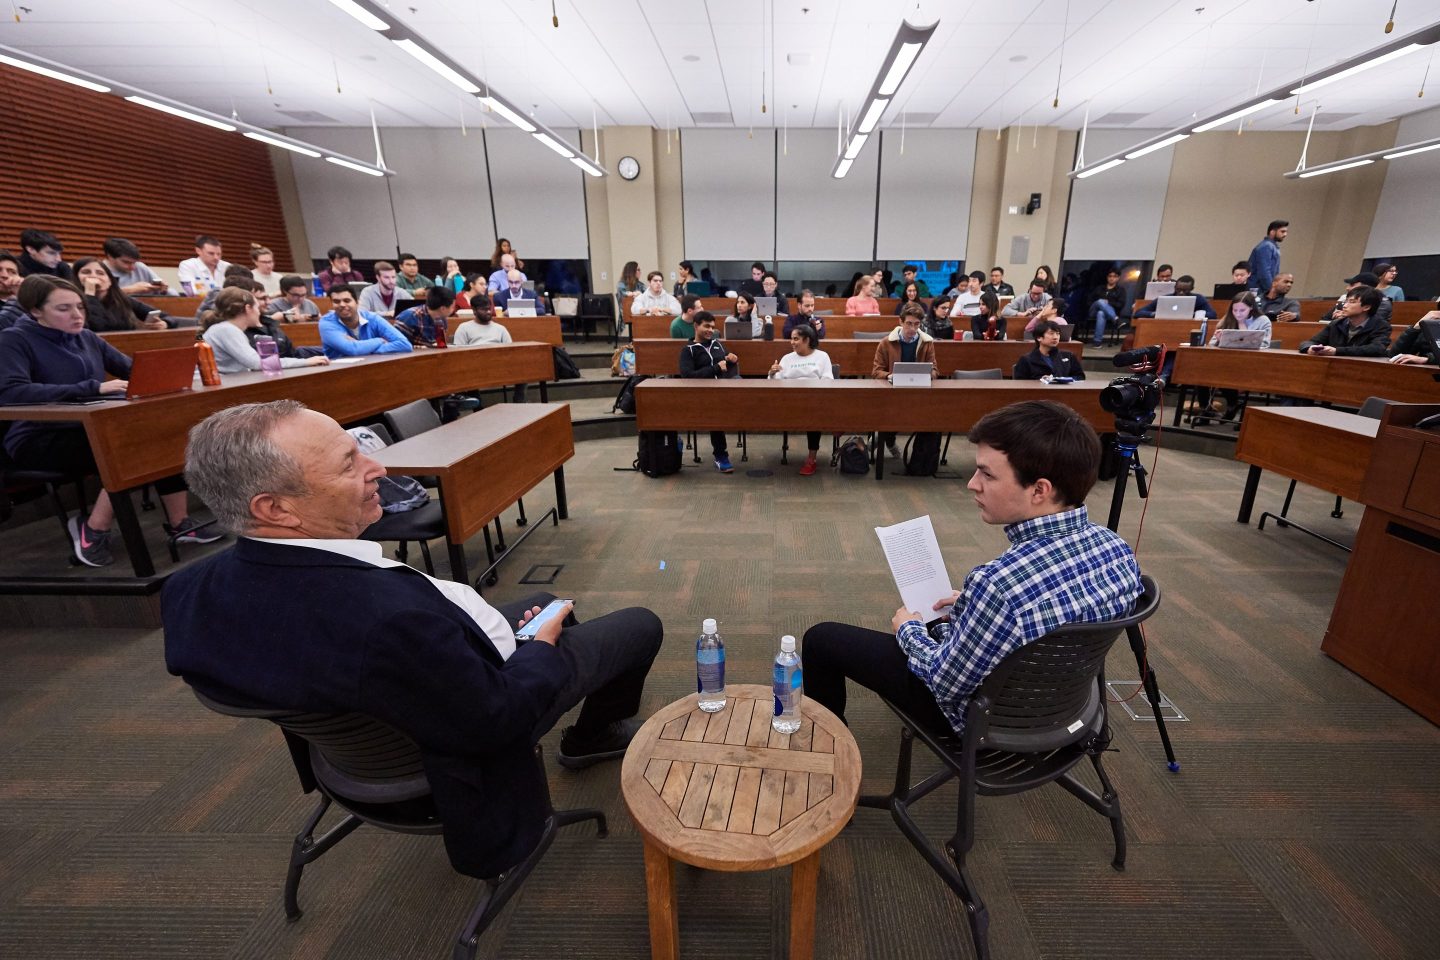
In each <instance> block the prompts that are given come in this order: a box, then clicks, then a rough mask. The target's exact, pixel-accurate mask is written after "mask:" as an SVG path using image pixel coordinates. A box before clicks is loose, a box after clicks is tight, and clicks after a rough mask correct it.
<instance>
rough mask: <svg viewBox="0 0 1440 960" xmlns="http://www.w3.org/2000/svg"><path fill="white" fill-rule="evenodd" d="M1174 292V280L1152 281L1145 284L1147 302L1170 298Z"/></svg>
mask: <svg viewBox="0 0 1440 960" xmlns="http://www.w3.org/2000/svg"><path fill="white" fill-rule="evenodd" d="M1174 292H1175V281H1174V280H1151V281H1150V282H1149V283H1147V284H1145V299H1146V300H1159V299H1160V298H1161V297H1168V296H1170V295H1171V294H1172V293H1174Z"/></svg>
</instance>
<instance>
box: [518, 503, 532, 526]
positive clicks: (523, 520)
mask: <svg viewBox="0 0 1440 960" xmlns="http://www.w3.org/2000/svg"><path fill="white" fill-rule="evenodd" d="M515 505H516V506H518V507H519V508H520V516H519V517H517V518H516V519H515V526H517V527H523V526H525V525H526V524H528V523H529V522H530V521H529V520H528V519H527V518H526V517H525V498H524V497H521V498H519V499H518V500H516V501H515Z"/></svg>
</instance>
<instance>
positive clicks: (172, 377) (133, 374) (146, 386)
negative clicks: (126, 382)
mask: <svg viewBox="0 0 1440 960" xmlns="http://www.w3.org/2000/svg"><path fill="white" fill-rule="evenodd" d="M194 383H195V348H194V347H167V348H165V349H164V350H141V351H139V352H138V353H136V354H135V356H134V358H133V360H132V362H131V366H130V386H129V389H127V390H126V391H125V399H126V400H140V399H142V398H144V397H158V396H163V395H164V394H167V393H180V392H182V391H185V390H189V389H190V388H191V387H192V386H194ZM107 399H112V400H113V399H118V398H117V397H114V396H110V397H107Z"/></svg>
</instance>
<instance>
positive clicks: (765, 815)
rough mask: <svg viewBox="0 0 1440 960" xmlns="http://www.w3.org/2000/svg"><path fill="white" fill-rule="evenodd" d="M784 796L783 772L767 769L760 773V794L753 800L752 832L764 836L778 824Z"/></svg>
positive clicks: (771, 831)
mask: <svg viewBox="0 0 1440 960" xmlns="http://www.w3.org/2000/svg"><path fill="white" fill-rule="evenodd" d="M784 798H785V774H784V772H783V771H780V770H775V769H767V770H765V772H764V773H762V774H761V775H760V796H759V798H758V799H757V800H756V801H755V826H754V827H753V828H752V832H754V833H755V834H757V835H760V836H764V835H766V834H770V833H774V832H775V830H776V829H777V828H778V827H779V826H780V807H781V805H782V802H783V801H784Z"/></svg>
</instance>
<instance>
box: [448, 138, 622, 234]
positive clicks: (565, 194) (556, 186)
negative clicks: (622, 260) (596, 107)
mask: <svg viewBox="0 0 1440 960" xmlns="http://www.w3.org/2000/svg"><path fill="white" fill-rule="evenodd" d="M555 132H556V133H558V134H559V135H560V136H561V137H563V138H564V139H566V140H567V141H569V142H570V143H579V142H580V136H579V133H578V132H577V131H576V130H573V129H565V128H563V127H562V128H557V129H556V131H555ZM485 143H486V147H487V149H488V151H489V154H490V187H491V190H492V191H493V193H494V197H495V230H494V235H492V236H489V237H486V238H484V239H485V242H486V250H485V255H486V256H489V254H490V253H491V252H492V251H493V250H494V247H495V236H496V235H498V236H502V237H505V238H507V239H508V240H509V241H510V243H511V245H513V246H514V247H515V249H516V250H517V251H519V253H520V257H521V259H524V258H526V257H546V258H553V257H574V258H578V259H584V258H588V257H589V256H590V239H589V234H588V231H587V230H586V226H585V185H584V183H583V182H582V181H583V180H584V179H585V174H583V173H581V172H580V168H579V167H577V166H575V165H574V164H573V163H570V162H568V161H567V160H565V159H563V158H562V157H560V156H559V155H558V154H556V153H555V152H554V151H553V150H551V149H550V148H549V147H547V146H545V145H544V144H543V143H541V142H540V141H538V140H536V139H535V138H534V137H532V136H530V135H529V134H528V133H523V132H522V131H519V130H496V129H493V128H492V129H490V130H488V131H486V133H485ZM606 160H607V161H610V160H611V158H609V157H607V158H606ZM447 182H448V181H447Z"/></svg>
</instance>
